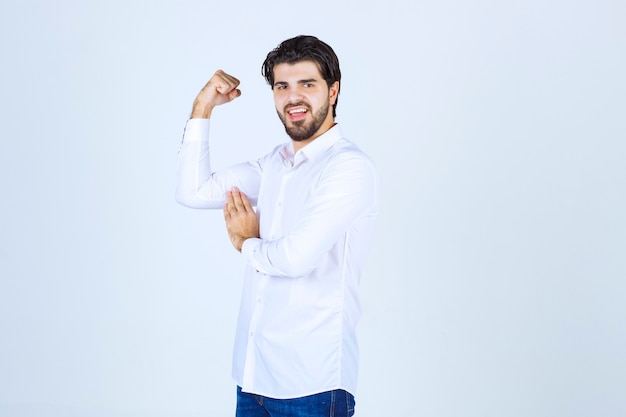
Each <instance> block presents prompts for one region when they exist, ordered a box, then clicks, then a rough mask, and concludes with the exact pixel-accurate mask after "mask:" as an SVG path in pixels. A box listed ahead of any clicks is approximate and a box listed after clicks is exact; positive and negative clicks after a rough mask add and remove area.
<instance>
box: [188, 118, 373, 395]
mask: <svg viewBox="0 0 626 417" xmlns="http://www.w3.org/2000/svg"><path fill="white" fill-rule="evenodd" d="M209 157H210V154H209V120H207V119H191V120H189V121H188V122H187V125H186V127H185V133H184V136H183V143H182V145H181V149H180V153H179V159H178V186H177V191H176V199H177V201H178V202H179V203H181V204H183V205H186V206H188V207H193V208H215V209H221V208H222V207H223V205H224V203H225V195H224V194H225V192H226V191H227V190H230V189H231V188H232V187H233V186H237V187H239V189H240V190H241V191H242V192H244V193H245V194H246V195H247V196H248V198H249V199H250V201H251V203H252V204H253V205H256V209H257V213H258V216H259V226H260V236H261V237H260V238H259V239H256V238H255V239H248V240H246V241H245V242H244V244H243V247H242V255H243V258H244V259H245V262H246V264H247V266H246V274H245V280H244V285H243V294H242V299H241V307H240V312H239V320H238V325H237V332H236V337H235V347H234V355H233V377H234V378H235V381H236V382H237V383H238V384H239V385H240V386H241V387H242V389H243V391H245V392H251V393H255V394H259V395H264V396H267V397H272V398H295V397H302V396H306V395H311V394H316V393H320V392H324V391H328V390H332V389H344V390H346V391H348V392H350V393H352V394H354V393H355V391H356V382H357V372H358V346H357V341H356V334H355V330H356V325H357V321H358V319H359V316H360V304H359V292H358V284H359V280H360V277H361V274H362V271H363V266H364V264H365V262H366V259H367V253H368V249H369V246H370V243H371V240H372V235H373V229H374V221H375V217H376V214H377V211H378V177H377V173H376V169H375V167H374V164H373V163H372V161H371V160H370V158H369V157H368V156H367V155H365V154H364V153H363V152H362V151H361V150H360V149H359V148H358V147H357V146H356V145H354V144H353V143H352V142H350V141H348V140H347V139H346V138H345V137H344V136H343V134H342V132H341V130H340V128H339V126H338V125H335V126H334V127H332V128H331V129H330V130H328V131H327V132H326V133H324V134H323V135H321V136H319V137H318V138H316V139H315V140H313V141H312V142H310V143H309V144H307V145H306V146H304V147H303V148H302V149H300V150H299V151H298V152H297V153H295V155H294V152H293V145H292V144H291V143H286V144H283V145H280V146H277V147H276V148H274V150H273V151H272V152H270V153H269V154H267V155H265V156H264V157H262V158H261V159H259V160H257V161H252V162H247V163H243V164H238V165H235V166H232V167H230V168H228V169H225V170H221V171H217V172H212V171H211V165H210V158H209Z"/></svg>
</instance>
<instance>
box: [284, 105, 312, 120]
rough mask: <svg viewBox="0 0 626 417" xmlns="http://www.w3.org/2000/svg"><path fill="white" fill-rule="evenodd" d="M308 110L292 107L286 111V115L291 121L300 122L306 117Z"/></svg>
mask: <svg viewBox="0 0 626 417" xmlns="http://www.w3.org/2000/svg"><path fill="white" fill-rule="evenodd" d="M307 113H308V110H307V109H306V108H305V107H293V108H291V109H289V110H287V114H288V115H289V118H290V119H291V120H300V119H303V118H304V117H306V114H307Z"/></svg>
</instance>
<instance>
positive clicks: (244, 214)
mask: <svg viewBox="0 0 626 417" xmlns="http://www.w3.org/2000/svg"><path fill="white" fill-rule="evenodd" d="M224 219H225V220H226V230H227V231H228V237H229V238H230V241H231V242H232V244H233V246H234V247H235V249H237V250H238V251H239V252H241V247H242V246H243V242H244V241H245V240H246V239H249V238H252V237H259V236H260V235H259V219H258V218H257V215H256V213H255V212H254V209H253V208H252V206H251V205H250V202H249V201H248V198H247V197H246V195H245V194H244V193H242V192H241V191H239V190H238V189H237V187H233V189H232V190H231V191H227V192H226V204H225V205H224Z"/></svg>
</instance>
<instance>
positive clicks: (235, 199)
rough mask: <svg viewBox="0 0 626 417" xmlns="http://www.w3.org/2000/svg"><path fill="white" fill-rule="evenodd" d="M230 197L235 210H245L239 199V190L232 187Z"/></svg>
mask: <svg viewBox="0 0 626 417" xmlns="http://www.w3.org/2000/svg"><path fill="white" fill-rule="evenodd" d="M230 194H231V197H232V200H233V204H234V205H235V207H236V209H237V210H245V209H246V207H245V205H244V204H243V200H242V199H241V194H242V193H241V192H240V191H239V189H238V188H237V187H233V189H232V191H231V193H230Z"/></svg>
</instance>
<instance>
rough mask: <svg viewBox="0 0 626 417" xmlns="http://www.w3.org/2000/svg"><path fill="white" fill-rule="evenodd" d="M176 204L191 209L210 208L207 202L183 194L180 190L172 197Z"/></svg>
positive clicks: (187, 193) (194, 196) (188, 194)
mask: <svg viewBox="0 0 626 417" xmlns="http://www.w3.org/2000/svg"><path fill="white" fill-rule="evenodd" d="M174 198H175V200H176V202H177V203H178V204H180V205H182V206H185V207H188V208H192V209H203V208H212V207H210V204H209V203H208V201H207V200H203V199H201V198H198V196H196V195H195V194H194V193H189V192H184V191H181V190H176V194H175V196H174Z"/></svg>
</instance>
